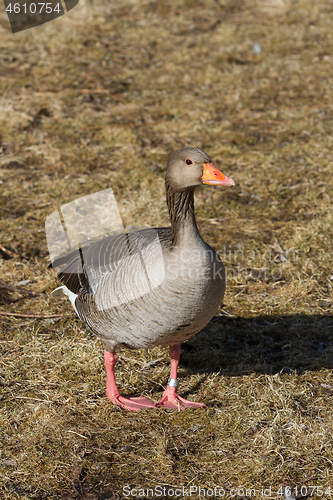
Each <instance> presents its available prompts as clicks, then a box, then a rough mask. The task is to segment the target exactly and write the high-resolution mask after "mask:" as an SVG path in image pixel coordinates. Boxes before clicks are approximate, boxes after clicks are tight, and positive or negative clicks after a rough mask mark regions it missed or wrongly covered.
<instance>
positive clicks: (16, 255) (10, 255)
mask: <svg viewBox="0 0 333 500" xmlns="http://www.w3.org/2000/svg"><path fill="white" fill-rule="evenodd" d="M0 251H1V252H2V253H3V254H5V256H7V258H8V257H9V258H10V259H12V258H13V257H19V255H18V254H17V253H15V252H12V251H11V250H7V248H5V247H4V246H3V245H1V243H0Z"/></svg>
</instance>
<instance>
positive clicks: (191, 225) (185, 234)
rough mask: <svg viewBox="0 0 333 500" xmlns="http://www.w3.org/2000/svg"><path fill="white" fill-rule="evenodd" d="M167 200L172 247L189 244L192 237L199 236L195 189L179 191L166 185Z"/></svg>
mask: <svg viewBox="0 0 333 500" xmlns="http://www.w3.org/2000/svg"><path fill="white" fill-rule="evenodd" d="M166 199H167V205H168V209H169V215H170V221H171V230H172V246H179V245H181V244H182V243H185V244H186V243H187V244H189V238H191V236H195V237H197V236H198V235H199V232H198V228H197V225H196V220H195V213H194V187H193V188H188V189H186V190H179V189H174V188H172V187H171V186H170V185H169V184H168V183H166ZM199 237H200V236H199Z"/></svg>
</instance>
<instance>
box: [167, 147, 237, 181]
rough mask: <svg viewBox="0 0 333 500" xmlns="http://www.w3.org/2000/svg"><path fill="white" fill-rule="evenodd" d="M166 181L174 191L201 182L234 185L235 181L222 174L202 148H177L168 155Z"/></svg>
mask: <svg viewBox="0 0 333 500" xmlns="http://www.w3.org/2000/svg"><path fill="white" fill-rule="evenodd" d="M165 179H166V182H167V184H168V185H169V186H170V187H172V188H173V189H174V190H175V191H184V190H188V189H191V188H195V187H197V186H201V185H202V184H213V185H218V186H235V184H236V183H235V181H234V180H233V179H231V178H230V177H227V176H226V175H224V174H223V173H222V172H220V170H218V169H217V168H216V167H215V165H214V164H213V163H212V160H211V159H210V157H209V155H208V154H207V153H206V152H205V151H203V150H202V149H197V148H183V149H177V151H174V152H173V153H171V155H170V156H169V160H168V165H167V172H166V177H165Z"/></svg>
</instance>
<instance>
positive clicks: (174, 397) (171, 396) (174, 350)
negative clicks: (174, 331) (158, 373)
mask: <svg viewBox="0 0 333 500" xmlns="http://www.w3.org/2000/svg"><path fill="white" fill-rule="evenodd" d="M180 354H181V348H180V344H176V345H171V346H170V356H171V373H170V380H169V383H168V386H167V388H166V389H165V391H164V393H163V396H162V399H161V401H159V402H158V403H157V404H156V406H158V407H161V406H162V407H163V408H175V409H176V410H184V409H185V408H205V407H206V405H204V404H203V403H194V402H193V401H188V400H187V399H184V398H182V397H181V396H179V394H178V393H177V389H176V387H177V369H178V364H179V359H180ZM170 384H172V385H170Z"/></svg>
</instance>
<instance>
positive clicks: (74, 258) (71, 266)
mask: <svg viewBox="0 0 333 500" xmlns="http://www.w3.org/2000/svg"><path fill="white" fill-rule="evenodd" d="M170 245H171V228H158V229H152V228H149V229H142V230H140V231H136V232H133V233H128V234H126V233H124V234H117V235H112V236H108V237H107V238H103V239H102V240H99V241H97V242H94V243H91V244H90V245H86V246H83V247H82V248H79V249H77V250H75V251H73V252H71V253H69V254H68V255H67V256H65V257H60V258H59V259H57V260H55V261H54V262H53V263H52V266H53V267H58V266H65V267H64V268H63V269H62V270H61V271H60V273H59V274H58V279H59V281H60V282H61V283H62V284H64V285H65V286H66V287H67V288H68V289H69V290H70V291H71V292H73V293H75V294H77V295H80V294H81V295H86V294H89V295H90V296H91V298H93V299H94V302H95V304H96V306H97V308H98V309H100V310H101V309H109V308H110V307H114V306H117V305H119V304H121V303H124V302H128V301H131V300H133V299H136V298H138V297H140V296H142V295H145V294H146V293H148V292H149V291H150V290H152V289H154V288H155V287H157V286H159V285H160V284H161V283H162V281H163V279H164V265H163V249H164V248H166V247H168V246H170Z"/></svg>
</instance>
